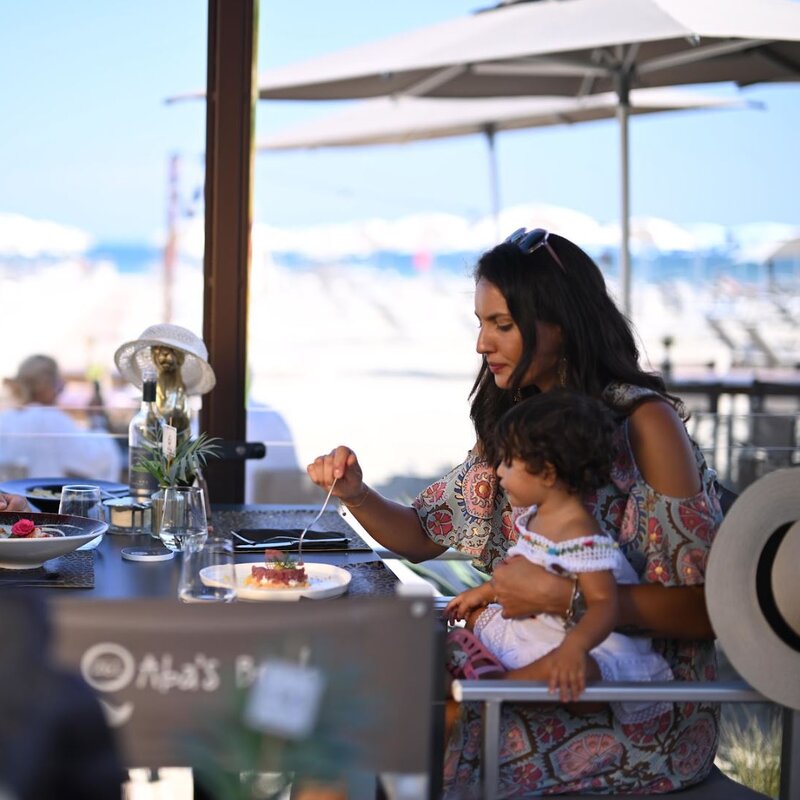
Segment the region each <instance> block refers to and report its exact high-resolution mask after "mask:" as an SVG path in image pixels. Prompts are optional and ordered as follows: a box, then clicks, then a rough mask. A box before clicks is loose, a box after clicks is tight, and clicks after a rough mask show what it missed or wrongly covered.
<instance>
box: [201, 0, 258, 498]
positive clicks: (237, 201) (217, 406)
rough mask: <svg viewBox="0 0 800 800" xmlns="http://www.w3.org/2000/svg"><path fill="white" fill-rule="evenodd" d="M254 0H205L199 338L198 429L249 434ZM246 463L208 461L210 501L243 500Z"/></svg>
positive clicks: (237, 436)
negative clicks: (204, 375)
mask: <svg viewBox="0 0 800 800" xmlns="http://www.w3.org/2000/svg"><path fill="white" fill-rule="evenodd" d="M257 34H258V0H209V3H208V86H207V92H206V102H207V110H206V182H205V213H206V220H205V222H206V227H205V261H204V274H205V284H204V287H205V288H204V302H203V339H204V340H205V343H206V345H207V347H208V353H209V361H210V363H211V365H212V366H213V367H214V371H215V372H216V375H217V386H216V388H215V389H214V390H213V391H212V392H210V393H209V394H207V395H206V396H205V397H204V398H203V408H202V411H201V414H200V427H201V430H204V431H206V432H207V433H208V434H209V435H210V436H218V437H220V438H222V439H226V440H237V441H242V440H244V439H245V436H246V417H245V402H246V398H245V375H246V366H247V295H248V292H247V286H248V271H249V265H250V229H251V208H252V188H251V187H252V175H253V128H254V122H255V104H256V100H257V91H258V87H257V80H256V77H255V65H256V62H257ZM244 467H245V465H244V462H243V461H229V462H225V463H224V464H223V463H220V462H218V463H214V462H213V461H212V462H210V463H209V465H208V468H207V469H206V478H207V480H208V483H209V486H210V493H211V500H212V501H213V502H214V503H241V502H243V501H244Z"/></svg>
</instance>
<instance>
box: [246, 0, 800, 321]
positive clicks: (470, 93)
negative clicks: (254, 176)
mask: <svg viewBox="0 0 800 800" xmlns="http://www.w3.org/2000/svg"><path fill="white" fill-rule="evenodd" d="M798 79H800V3H797V2H793V0H540V2H522V3H514V4H511V5H505V6H503V7H500V8H497V9H494V10H490V11H486V12H483V13H479V14H475V15H473V16H469V17H463V18H459V19H456V20H453V21H450V22H444V23H441V24H438V25H433V26H430V27H428V28H423V29H420V30H417V31H412V32H410V33H408V34H403V35H399V36H394V37H391V38H389V39H384V40H382V41H379V42H375V43H371V44H367V45H363V46H361V47H356V48H352V49H350V50H347V51H345V52H341V53H337V54H334V55H330V56H323V57H321V58H316V59H311V60H309V61H306V62H303V63H301V64H297V65H291V66H287V67H285V68H281V69H275V70H272V71H271V72H269V73H268V74H266V75H264V76H263V78H262V79H261V80H260V82H259V86H260V96H261V97H262V98H284V99H334V98H339V99H342V98H359V97H361V98H365V97H378V96H383V95H412V96H430V97H502V96H515V95H530V96H535V95H548V94H549V95H563V96H572V97H582V96H584V95H587V94H596V93H600V92H608V91H613V92H615V94H616V95H617V100H618V110H617V116H618V118H619V123H620V161H621V168H620V177H621V192H620V194H621V213H620V218H621V223H622V242H621V265H620V267H621V281H622V295H623V296H622V305H623V308H624V309H625V310H626V311H629V310H630V259H629V252H628V236H629V230H628V219H629V198H628V113H629V106H630V90H631V89H632V88H634V87H650V86H677V85H681V84H693V83H715V82H720V81H734V82H736V83H738V84H740V85H747V84H752V83H758V82H762V81H794V80H798Z"/></svg>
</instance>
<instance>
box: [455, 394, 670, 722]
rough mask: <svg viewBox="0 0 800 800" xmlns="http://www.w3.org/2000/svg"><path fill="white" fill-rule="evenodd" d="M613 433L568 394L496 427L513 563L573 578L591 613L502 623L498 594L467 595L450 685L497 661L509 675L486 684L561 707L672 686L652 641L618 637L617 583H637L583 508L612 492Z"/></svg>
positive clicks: (458, 606) (651, 714)
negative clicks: (615, 689)
mask: <svg viewBox="0 0 800 800" xmlns="http://www.w3.org/2000/svg"><path fill="white" fill-rule="evenodd" d="M612 432H613V426H612V422H611V418H610V415H609V414H608V410H607V409H606V408H605V406H603V405H602V403H600V401H598V400H594V399H593V398H591V397H587V396H586V395H584V394H578V393H577V392H568V391H567V390H564V389H555V390H553V391H551V392H543V393H541V394H538V395H534V396H533V397H530V398H528V399H527V400H523V401H522V402H521V403H518V404H517V405H515V406H514V407H513V408H512V409H511V410H510V411H507V412H506V413H505V415H504V416H503V417H502V418H501V420H500V422H499V423H498V426H497V432H496V438H497V448H498V453H499V455H500V463H499V465H498V467H497V475H498V477H499V479H500V486H501V487H502V489H503V491H505V493H506V495H507V496H508V499H509V502H510V503H511V505H512V507H514V508H519V509H521V510H522V513H520V515H519V516H518V517H517V519H516V524H515V526H516V534H517V543H516V544H515V545H514V546H513V547H512V548H511V549H510V550H509V551H508V558H513V557H514V556H517V555H519V556H522V557H523V558H526V559H528V560H529V561H530V562H532V563H533V564H539V565H540V566H542V567H544V568H545V569H546V570H548V572H552V573H554V574H556V575H569V576H570V578H571V579H572V580H573V581H574V587H575V590H576V591H577V590H578V589H580V590H581V592H582V593H583V596H584V598H585V599H586V613H585V614H584V615H583V616H582V617H581V619H580V620H578V621H577V622H575V621H574V620H572V619H568V618H566V616H565V614H564V613H562V614H559V615H553V614H538V615H537V616H536V617H526V618H524V619H506V618H505V617H504V616H503V613H502V611H503V607H502V606H501V605H499V604H498V603H496V602H495V600H494V588H493V586H492V585H491V583H489V582H487V583H484V584H482V585H481V586H478V587H475V588H473V589H467V590H466V591H465V592H461V594H459V595H458V596H457V597H454V598H453V600H451V601H450V603H449V604H448V606H447V608H446V609H445V616H446V617H447V618H448V621H449V622H450V623H454V622H455V621H456V620H460V619H461V620H465V621H466V626H465V627H464V628H456V629H454V630H453V631H452V632H451V633H450V634H449V636H448V641H449V644H450V652H451V663H450V664H449V665H448V667H449V669H450V672H451V674H452V676H453V677H454V678H467V679H471V678H475V677H481V675H480V671H481V670H484V671H485V670H486V668H487V664H486V663H483V664H481V661H483V662H486V661H489V662H490V661H491V660H493V659H494V658H496V659H497V660H498V661H499V665H500V666H501V668H502V670H503V672H504V675H503V676H496V675H491V674H490V675H489V677H505V678H507V679H510V680H515V679H516V680H530V681H547V682H548V684H549V687H550V691H551V692H556V691H559V692H560V696H561V700H562V702H565V703H568V702H570V701H571V700H576V699H577V698H578V697H579V696H580V695H581V693H582V692H583V690H584V689H585V688H586V681H587V679H588V680H600V679H603V680H607V681H648V680H657V681H662V680H671V678H672V673H671V672H670V669H669V666H668V664H667V662H666V661H665V660H664V658H663V657H662V656H660V655H658V654H657V653H654V652H653V648H652V643H651V642H650V640H649V639H647V638H639V637H632V636H626V635H624V634H622V633H616V632H615V631H614V628H615V627H616V625H617V622H618V618H619V612H618V596H617V594H618V593H617V583H621V584H627V583H638V582H639V579H638V578H637V576H636V573H635V572H634V571H633V567H631V565H630V564H629V563H628V562H627V561H626V560H625V557H624V556H623V555H622V553H621V552H620V549H619V545H618V544H617V543H616V542H615V541H614V539H612V538H611V537H610V536H609V535H608V534H606V533H603V532H602V531H601V530H600V526H599V524H598V522H597V520H596V519H595V517H594V516H593V515H592V514H590V513H589V511H588V510H587V509H586V507H585V506H584V504H583V498H584V497H586V496H587V495H589V494H590V493H591V492H592V491H595V490H597V489H599V488H600V487H601V486H603V485H604V484H606V483H608V480H609V473H610V469H611V436H612ZM487 648H488V649H487ZM506 670H508V671H507V672H506ZM612 709H613V710H614V713H615V715H616V716H617V717H618V718H619V719H620V720H621V721H622V722H623V723H625V724H629V723H633V722H643V721H645V720H647V719H653V718H655V717H658V716H660V715H661V714H663V713H664V712H665V711H668V710H669V709H668V707H667V705H666V704H665V703H641V702H623V703H612Z"/></svg>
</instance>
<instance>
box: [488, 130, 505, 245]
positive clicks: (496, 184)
mask: <svg viewBox="0 0 800 800" xmlns="http://www.w3.org/2000/svg"><path fill="white" fill-rule="evenodd" d="M484 133H485V134H486V146H487V147H488V149H489V188H490V190H491V193H492V216H493V217H494V235H495V241H497V242H499V241H500V236H501V234H500V176H499V175H498V172H497V150H496V149H495V143H494V133H495V129H494V125H487V126H486V127H485V128H484Z"/></svg>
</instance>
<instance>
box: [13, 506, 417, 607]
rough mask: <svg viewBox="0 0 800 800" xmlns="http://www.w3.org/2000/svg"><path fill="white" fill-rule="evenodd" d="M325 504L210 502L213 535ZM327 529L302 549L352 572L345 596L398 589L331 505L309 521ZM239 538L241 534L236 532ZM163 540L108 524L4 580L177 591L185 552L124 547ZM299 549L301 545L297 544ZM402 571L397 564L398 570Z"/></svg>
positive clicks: (117, 595)
mask: <svg viewBox="0 0 800 800" xmlns="http://www.w3.org/2000/svg"><path fill="white" fill-rule="evenodd" d="M318 511H319V508H317V507H314V506H303V505H273V504H241V505H238V504H237V505H233V504H231V505H216V506H213V507H212V511H211V519H210V521H209V526H210V528H211V529H212V530H213V532H214V534H215V535H222V536H232V534H231V531H238V530H253V529H255V530H258V529H265V528H269V529H275V530H294V531H297V530H298V529H300V530H302V529H303V528H304V527H305V526H307V525H309V524H310V523H312V522H313V520H314V518H315V517H316V516H317V513H318ZM315 531H329V532H331V533H333V534H335V535H338V536H339V537H340V541H339V542H337V543H335V544H332V545H330V546H325V545H324V544H322V545H320V544H319V543H316V542H309V543H308V544H307V546H306V547H304V551H303V559H304V560H305V561H307V562H308V561H313V562H315V563H320V564H330V565H333V566H336V567H340V568H342V569H344V570H346V571H347V572H348V573H350V576H351V580H350V584H349V586H348V591H347V593H346V594H345V596H347V597H358V596H362V597H367V596H369V597H386V596H392V595H394V594H396V592H397V587H398V586H399V585H400V584H401V583H402V581H401V580H400V579H398V577H397V574H396V572H395V571H394V570H393V569H392V568H390V566H387V564H391V561H384V558H383V557H382V556H386V555H390V554H388V553H387V552H386V551H382V550H381V549H380V548H378V547H376V546H375V543H374V542H368V541H365V538H368V537H362V535H360V534H359V533H358V532H357V530H356V528H355V527H354V526H353V525H351V524H350V523H349V521H348V520H347V519H346V518H345V517H344V516H342V514H340V513H339V512H338V511H336V510H326V511H324V512H323V513H322V515H321V516H320V518H319V520H318V521H317V522H316V523H315V524H313V525H311V528H310V532H312V533H313V532H315ZM232 538H233V540H234V543H235V544H236V543H238V540H237V539H236V538H235V537H233V536H232ZM161 548H162V545H161V544H160V541H159V540H158V539H156V538H154V537H153V536H152V535H151V534H149V533H138V534H131V533H127V532H126V533H115V532H113V530H112V531H109V532H107V533H106V534H105V536H104V537H103V541H102V542H101V543H100V545H99V546H98V547H96V548H95V549H94V550H84V551H80V550H78V551H75V552H73V553H70V554H68V555H66V556H62V557H61V558H58V559H54V560H53V561H49V562H46V564H45V565H44V567H43V568H40V569H37V570H24V571H18V572H17V571H14V572H6V573H5V574H3V573H2V572H0V588H2V587H3V586H8V585H19V586H23V587H26V588H38V587H46V588H48V589H54V590H55V589H58V588H63V589H65V590H66V589H69V590H72V591H69V595H70V597H75V598H79V599H86V600H99V599H102V600H139V599H146V598H169V597H173V598H177V586H178V579H179V576H180V568H181V554H180V553H176V554H175V556H174V557H172V558H168V559H166V560H143V561H139V560H128V559H126V558H123V550H130V549H134V550H135V549H152V550H157V549H161ZM295 552H296V551H295ZM235 560H236V563H237V564H239V563H253V564H258V563H263V560H264V554H263V550H259V549H258V548H253V549H247V548H245V547H243V548H242V550H238V549H237V551H236V553H235ZM398 571H399V570H398Z"/></svg>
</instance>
